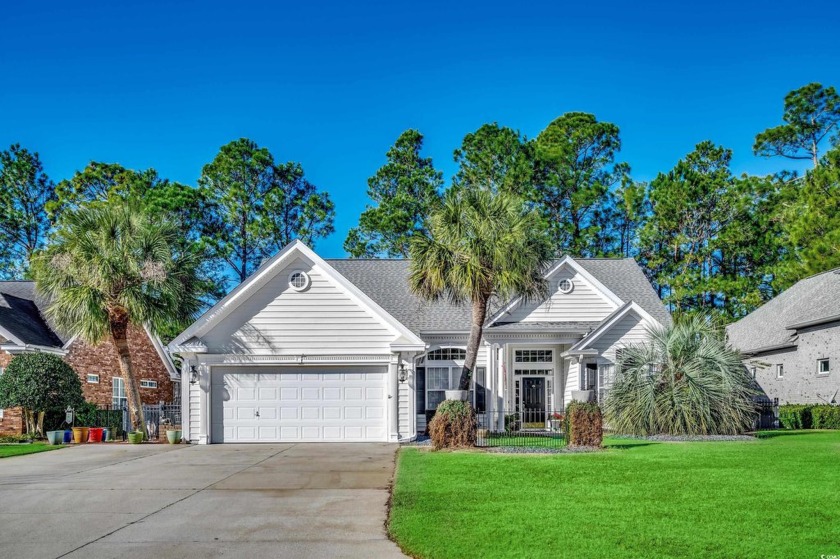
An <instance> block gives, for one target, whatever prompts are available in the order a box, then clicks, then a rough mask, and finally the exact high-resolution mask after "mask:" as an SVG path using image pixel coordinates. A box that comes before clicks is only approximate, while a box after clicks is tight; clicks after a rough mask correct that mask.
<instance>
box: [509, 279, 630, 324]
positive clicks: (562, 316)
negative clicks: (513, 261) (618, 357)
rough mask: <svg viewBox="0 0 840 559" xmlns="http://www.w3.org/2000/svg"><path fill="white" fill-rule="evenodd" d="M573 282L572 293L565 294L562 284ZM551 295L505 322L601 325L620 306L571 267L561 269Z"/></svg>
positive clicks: (522, 308)
mask: <svg viewBox="0 0 840 559" xmlns="http://www.w3.org/2000/svg"><path fill="white" fill-rule="evenodd" d="M564 279H568V280H570V281H572V283H573V288H572V291H571V293H562V292H560V290H559V288H558V284H559V282H560V281H562V280H564ZM549 289H550V292H551V296H550V297H549V298H548V299H547V300H546V301H543V302H542V303H540V304H539V305H534V304H533V303H531V304H525V305H522V306H520V307H518V308H516V309H514V310H513V311H512V312H511V313H510V315H508V316H506V317H505V318H504V321H505V322H564V321H566V322H574V321H581V322H598V321H600V320H603V319H604V318H606V317H607V316H608V315H609V314H610V313H611V312H613V311H614V310H615V309H616V308H617V307H616V305H615V303H613V302H612V301H610V300H609V299H608V298H607V297H606V296H605V295H603V294H602V293H601V292H600V291H599V290H597V289H596V288H595V286H593V285H592V284H591V283H589V282H588V281H587V280H586V279H585V278H584V277H583V276H581V275H580V274H578V273H577V272H575V271H574V270H573V269H571V268H568V267H567V268H564V269H562V270H558V271H557V273H556V274H555V275H554V276H553V277H552V278H551V283H550V285H549Z"/></svg>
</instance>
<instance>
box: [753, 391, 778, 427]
mask: <svg viewBox="0 0 840 559" xmlns="http://www.w3.org/2000/svg"><path fill="white" fill-rule="evenodd" d="M756 407H757V408H758V413H757V415H756V418H755V429H756V430H758V429H778V428H779V399H778V398H773V399H772V400H771V399H770V398H760V399H758V400H756Z"/></svg>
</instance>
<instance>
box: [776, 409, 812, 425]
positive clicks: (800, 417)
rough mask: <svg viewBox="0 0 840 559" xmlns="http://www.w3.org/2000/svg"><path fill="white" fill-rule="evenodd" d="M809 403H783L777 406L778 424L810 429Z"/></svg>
mask: <svg viewBox="0 0 840 559" xmlns="http://www.w3.org/2000/svg"><path fill="white" fill-rule="evenodd" d="M813 408H814V406H813V405H811V404H785V405H783V406H779V424H780V425H781V426H782V427H783V428H785V429H810V428H811V423H812V421H811V410H812V409H813Z"/></svg>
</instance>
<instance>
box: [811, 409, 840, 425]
mask: <svg viewBox="0 0 840 559" xmlns="http://www.w3.org/2000/svg"><path fill="white" fill-rule="evenodd" d="M811 425H812V426H813V428H814V429H840V406H830V405H824V406H814V407H813V408H811Z"/></svg>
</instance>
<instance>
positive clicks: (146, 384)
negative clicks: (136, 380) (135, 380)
mask: <svg viewBox="0 0 840 559" xmlns="http://www.w3.org/2000/svg"><path fill="white" fill-rule="evenodd" d="M140 388H157V381H156V380H148V379H142V380H141V381H140Z"/></svg>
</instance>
